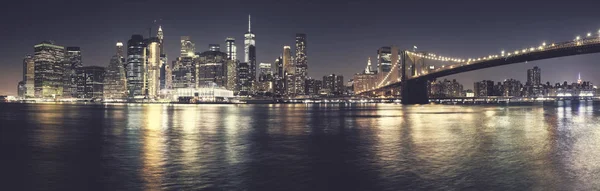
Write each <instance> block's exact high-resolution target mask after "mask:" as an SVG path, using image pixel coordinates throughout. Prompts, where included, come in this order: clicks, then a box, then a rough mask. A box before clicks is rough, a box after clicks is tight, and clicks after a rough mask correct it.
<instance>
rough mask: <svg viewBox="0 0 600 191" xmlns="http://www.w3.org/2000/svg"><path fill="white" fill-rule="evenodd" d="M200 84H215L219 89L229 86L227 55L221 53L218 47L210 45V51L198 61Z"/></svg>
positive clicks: (203, 54) (200, 55)
mask: <svg viewBox="0 0 600 191" xmlns="http://www.w3.org/2000/svg"><path fill="white" fill-rule="evenodd" d="M195 62H196V67H197V71H198V78H197V81H198V84H202V83H206V82H214V83H215V84H217V86H219V87H225V86H226V85H227V73H226V72H227V65H226V63H227V53H224V52H221V51H220V48H219V46H218V45H214V44H212V45H209V51H205V52H203V53H201V54H199V55H198V58H197V59H196V61H195Z"/></svg>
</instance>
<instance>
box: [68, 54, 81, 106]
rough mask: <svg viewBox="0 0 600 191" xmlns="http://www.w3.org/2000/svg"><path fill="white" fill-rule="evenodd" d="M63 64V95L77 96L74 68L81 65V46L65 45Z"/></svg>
mask: <svg viewBox="0 0 600 191" xmlns="http://www.w3.org/2000/svg"><path fill="white" fill-rule="evenodd" d="M64 63H65V65H64V68H63V69H64V75H63V97H64V98H75V97H77V84H76V83H75V80H76V76H77V74H76V70H77V69H78V68H81V67H83V63H82V57H81V48H79V47H67V48H66V52H65V62H64Z"/></svg>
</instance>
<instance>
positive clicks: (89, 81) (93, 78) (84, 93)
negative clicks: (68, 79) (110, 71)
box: [76, 66, 105, 99]
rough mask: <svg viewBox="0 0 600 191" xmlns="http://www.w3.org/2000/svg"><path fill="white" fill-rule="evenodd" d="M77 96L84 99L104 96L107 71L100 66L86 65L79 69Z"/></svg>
mask: <svg viewBox="0 0 600 191" xmlns="http://www.w3.org/2000/svg"><path fill="white" fill-rule="evenodd" d="M76 73H77V80H76V83H77V96H78V98H83V99H102V98H104V76H105V71H104V68H103V67H100V66H86V67H81V68H78V69H77V71H76Z"/></svg>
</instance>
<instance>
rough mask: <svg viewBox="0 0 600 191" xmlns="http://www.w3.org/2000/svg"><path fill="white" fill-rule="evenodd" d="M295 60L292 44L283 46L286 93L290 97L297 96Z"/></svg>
mask: <svg viewBox="0 0 600 191" xmlns="http://www.w3.org/2000/svg"><path fill="white" fill-rule="evenodd" d="M293 60H294V58H293V57H292V51H291V48H290V46H283V70H284V73H283V84H284V90H285V91H284V95H286V96H288V97H294V96H296V75H295V74H296V67H295V65H294V63H293Z"/></svg>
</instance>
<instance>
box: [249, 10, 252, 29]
mask: <svg viewBox="0 0 600 191" xmlns="http://www.w3.org/2000/svg"><path fill="white" fill-rule="evenodd" d="M250 24H252V22H251V20H250V14H248V32H251V30H250Z"/></svg>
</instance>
